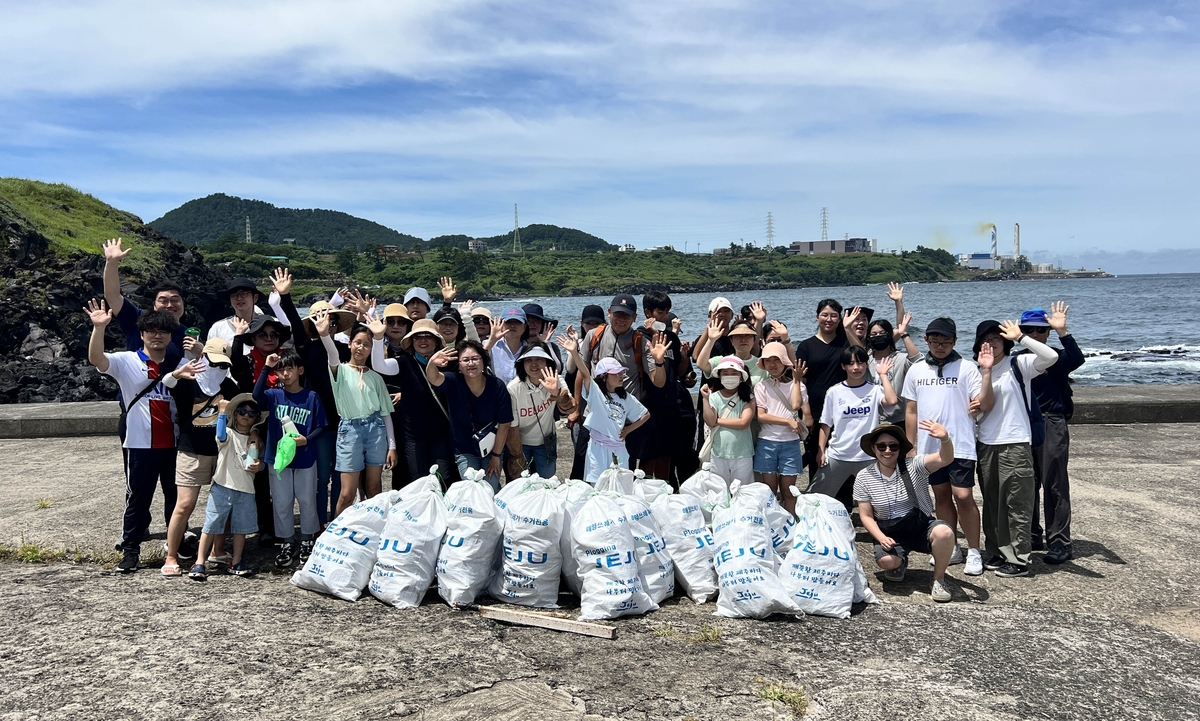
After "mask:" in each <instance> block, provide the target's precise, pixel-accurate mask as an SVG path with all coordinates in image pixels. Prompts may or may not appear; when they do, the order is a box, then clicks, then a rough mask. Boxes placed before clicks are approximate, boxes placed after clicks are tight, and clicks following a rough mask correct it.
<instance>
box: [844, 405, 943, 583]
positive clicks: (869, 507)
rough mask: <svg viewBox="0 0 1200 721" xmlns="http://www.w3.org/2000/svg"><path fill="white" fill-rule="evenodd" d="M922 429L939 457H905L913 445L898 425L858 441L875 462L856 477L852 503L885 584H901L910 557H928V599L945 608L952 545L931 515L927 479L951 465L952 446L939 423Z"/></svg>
mask: <svg viewBox="0 0 1200 721" xmlns="http://www.w3.org/2000/svg"><path fill="white" fill-rule="evenodd" d="M920 427H921V430H923V431H925V432H926V433H928V434H929V437H930V438H934V439H937V440H938V441H939V442H940V446H939V449H938V452H937V453H930V454H928V455H916V456H913V457H912V458H907V457H906V456H907V455H908V453H909V451H911V450H912V444H911V443H909V441H908V438H907V436H906V435H905V433H904V429H902V428H900V427H899V426H893V425H883V426H879V427H878V428H876V429H875V430H873V431H871V432H870V433H867V434H866V435H864V436H863V437H862V439H861V440H860V441H859V448H861V449H862V451H863V453H865V454H867V455H868V456H870V457H871V458H873V459H875V461H874V463H872V464H871V465H869V466H867V467H866V468H864V469H863V470H861V471H859V472H858V475H857V476H855V478H854V500H855V502H856V503H858V515H859V519H860V520H861V522H862V524H863V528H865V529H866V530H867V532H868V533H870V534H871V537H872V538H874V539H875V563H876V564H878V566H879V568H881V569H883V579H884V580H885V581H891V582H896V583H899V582H900V581H903V580H904V573H905V571H906V570H907V568H908V554H909V553H911V552H912V551H918V552H920V553H929V554H931V555H932V556H933V584H932V586H931V588H930V592H929V595H930V597H932V598H933V600H934V601H938V602H943V603H944V602H946V601H949V600H950V591H949V590H948V589H947V588H946V583H945V576H946V567H947V566H948V565H949V563H950V554H951V553H952V552H953V551H954V546H955V540H954V529H952V528H951V527H950V524H948V523H946V522H945V521H941V520H938V519H936V518H934V516H933V501H932V500H931V499H930V497H929V474H930V473H932V472H933V471H936V470H938V469H939V468H944V467H945V466H947V465H949V464H950V462H951V461H953V460H954V444H953V442H952V441H951V439H950V435H949V433H947V432H946V428H945V427H944V426H942V425H941V424H940V423H936V422H934V421H929V420H924V421H921V423H920Z"/></svg>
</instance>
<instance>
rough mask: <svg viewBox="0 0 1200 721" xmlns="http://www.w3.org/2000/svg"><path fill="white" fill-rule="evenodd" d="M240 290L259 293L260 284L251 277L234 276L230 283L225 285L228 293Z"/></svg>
mask: <svg viewBox="0 0 1200 721" xmlns="http://www.w3.org/2000/svg"><path fill="white" fill-rule="evenodd" d="M238 290H248V291H250V292H251V293H258V286H257V285H255V284H254V281H252V280H250V279H249V278H234V279H233V280H231V281H229V285H227V286H225V292H226V293H233V292H234V291H238ZM260 295H261V294H260Z"/></svg>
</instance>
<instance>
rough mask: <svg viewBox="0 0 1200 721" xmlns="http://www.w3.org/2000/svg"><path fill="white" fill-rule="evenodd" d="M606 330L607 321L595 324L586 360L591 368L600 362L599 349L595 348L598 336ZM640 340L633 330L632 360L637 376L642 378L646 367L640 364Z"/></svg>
mask: <svg viewBox="0 0 1200 721" xmlns="http://www.w3.org/2000/svg"><path fill="white" fill-rule="evenodd" d="M606 330H608V324H607V323H601V324H600V325H598V326H596V332H595V333H593V334H592V342H591V344H590V345H588V360H589V361H591V363H592V367H593V368H594V367H596V364H597V363H599V362H600V358H599V355H598V354H599V351H598V350H597V349H598V348H599V347H600V336H602V335H604V331H606ZM640 340H641V338H639V337H638V334H637V331H636V330H635V331H634V332H633V361H634V363H635V364H637V369H638V378H643V377H644V376H645V375H646V368H645V366H643V365H642V344H641V343H640V342H639V341H640Z"/></svg>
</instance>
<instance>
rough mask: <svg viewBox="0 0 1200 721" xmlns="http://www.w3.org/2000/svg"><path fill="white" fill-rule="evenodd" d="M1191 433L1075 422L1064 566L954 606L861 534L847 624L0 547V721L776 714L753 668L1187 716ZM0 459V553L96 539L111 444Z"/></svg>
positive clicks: (824, 697) (959, 580) (980, 699)
mask: <svg viewBox="0 0 1200 721" xmlns="http://www.w3.org/2000/svg"><path fill="white" fill-rule="evenodd" d="M1198 442H1200V426H1197V425H1185V424H1173V425H1136V426H1101V425H1094V426H1080V427H1076V428H1075V429H1074V437H1073V448H1074V451H1075V455H1074V461H1073V463H1072V477H1073V480H1074V491H1075V506H1076V525H1075V536H1076V545H1075V549H1076V555H1077V559H1076V561H1074V562H1072V563H1068V564H1066V565H1064V566H1060V567H1053V566H1045V565H1043V564H1041V563H1040V562H1039V563H1036V564H1035V566H1034V571H1035V575H1034V576H1033V577H1032V578H1028V579H1009V580H1005V579H997V578H995V577H993V576H992V575H991V574H987V575H985V576H983V577H981V578H967V577H964V576H963V575H962V573H961V568H962V567H961V566H958V567H955V568H953V569H952V571H951V574H952V576H953V577H954V579H955V589H956V590H955V595H956V598H955V602H953V603H951V604H948V605H938V606H935V605H933V604H932V603H931V602H930V601H929V599H928V595H927V593H926V590H927V588H928V582H929V578H930V574H929V572H928V570H926V567H923V566H918V567H917V568H916V569H915V570H912V571H910V572H909V579H908V580H906V582H905V583H904V584H902V585H900V586H899V587H898V588H884V587H883V586H882V584H881V583H880V581H879V579H878V577H877V575H876V574H875V573H874V566H873V564H872V563H871V562H870V550H869V547H868V546H867V545H866V544H865V543H863V544H860V554H861V555H862V558H863V562H864V565H865V567H866V568H867V569H868V575H869V576H870V578H871V585H872V587H873V588H874V589H875V590H876V593H878V594H879V596H880V598H881V599H882V600H883V604H881V605H878V606H872V607H869V608H865V609H861V610H858V612H857V613H856V614H855V616H854V617H852V618H851V619H849V620H846V621H836V620H831V619H824V618H816V617H809V618H803V619H782V618H773V619H770V620H768V621H733V620H717V619H715V618H714V617H712V616H711V615H710V614H711V611H712V607H711V606H700V607H698V606H695V605H693V604H691V603H690V602H688V601H686V600H676V601H673V602H668V603H667V604H666V605H665V606H664V607H663V608H662V609H661V610H660V611H658V612H656V613H653V614H651V615H649V616H647V617H645V618H641V619H631V620H626V621H620V622H617V623H616V624H615V625H616V626H617V628H618V637H617V640H616V641H603V640H599V639H591V638H583V637H577V636H571V635H566V634H559V633H554V632H550V631H543V630H539V629H529V628H518V627H509V626H504V625H500V624H496V623H493V622H491V621H485V620H482V619H480V618H478V617H477V616H474V615H472V614H468V613H463V612H456V611H452V610H450V609H448V608H446V607H445V606H444V605H443V604H441V603H440V602H439V601H438V599H437V596H436V594H433V596H432V597H431V598H430V599H429V600H428V601H427V603H426V604H425V605H424V606H422V607H421V608H419V609H413V610H408V611H397V610H393V609H390V608H387V607H385V606H382V605H380V604H379V603H377V602H375V601H374V600H371V599H370V598H367V599H364V600H361V601H359V602H358V603H355V604H349V603H345V602H341V601H335V600H332V599H329V598H325V597H321V596H318V595H316V594H312V593H307V592H303V591H300V590H297V589H295V588H294V587H292V586H290V585H289V584H288V583H287V577H286V575H284V574H276V573H274V572H273V571H272V570H270V569H269V559H268V558H267V557H266V556H260V557H258V558H257V562H259V563H261V564H262V567H263V569H264V572H263V573H262V574H260V575H259V576H257V577H255V578H251V579H239V578H232V577H214V578H212V579H210V580H209V581H208V583H207V584H204V585H201V584H196V583H193V582H189V581H187V580H186V579H163V578H161V577H159V576H158V574H157V571H156V569H153V568H145V569H143V570H142V571H140V572H139V573H137V574H134V575H133V576H127V577H126V576H117V575H115V574H113V573H112V572H111V571H109V570H107V569H106V568H105V566H104V565H103V564H100V565H97V564H89V563H85V564H78V565H76V564H71V563H65V562H60V563H55V564H49V565H37V564H25V563H18V562H15V561H9V562H3V563H0V589H2V591H0V639H3V641H0V665H2V666H0V667H2V668H4V670H5V673H4V674H3V676H2V677H0V718H6V719H7V718H14V719H15V718H21V719H25V718H39V719H45V718H68V717H69V718H88V717H91V718H100V717H104V718H162V717H168V716H170V717H178V718H226V717H244V716H247V715H251V714H253V715H258V716H262V717H265V718H276V717H279V718H284V717H287V718H309V717H316V716H321V717H324V718H331V717H337V718H347V719H350V718H364V719H365V718H378V717H412V718H422V719H469V718H514V719H523V720H524V719H528V718H531V717H532V718H540V719H560V718H561V719H581V718H612V719H631V718H632V719H641V718H654V719H658V718H667V719H683V718H689V717H690V718H696V719H718V718H746V717H748V718H772V717H775V718H787V717H788V715H789V714H790V709H788V708H787V707H785V706H784V705H783V704H781V703H780V702H776V703H774V704H772V703H771V702H769V701H766V700H764V699H762V698H760V697H759V696H758V695H756V690H759V689H761V684H760V683H759V682H760V681H765V682H778V683H783V684H786V685H788V686H791V687H795V688H798V689H801V690H803V691H804V693H806V694H807V695H808V697H809V699H810V704H809V708H808V714H809V715H810V716H812V717H813V718H827V719H858V718H862V719H868V718H870V719H881V718H914V719H927V718H928V719H934V718H938V719H985V718H986V719H1026V718H1046V719H1086V720H1087V721H1094V720H1095V719H1110V718H1137V719H1186V718H1200V704H1197V702H1196V701H1195V699H1196V697H1197V693H1198V692H1200V608H1198V607H1200V594H1198V591H1200V581H1198V580H1197V578H1198V575H1197V574H1198V573H1200V540H1197V538H1196V536H1195V532H1194V529H1195V528H1196V521H1195V519H1196V518H1197V512H1198V511H1200V493H1198V492H1200V481H1198V480H1197V474H1196V471H1197V469H1198V468H1200V460H1196V459H1200V454H1196V453H1192V452H1190V449H1191V448H1193V447H1196V446H1197V443H1198ZM0 454H2V457H3V460H4V466H3V467H4V470H3V471H2V472H0V544H5V545H6V546H8V547H9V548H12V547H15V546H17V545H19V544H21V543H22V542H24V543H26V544H37V545H40V546H43V547H47V548H59V549H62V548H66V549H68V550H71V551H75V550H78V551H80V552H83V553H86V554H97V555H99V554H103V553H105V552H108V551H111V548H112V542H113V541H114V540H115V538H116V537H117V535H118V533H119V528H120V522H119V516H120V508H121V503H122V500H123V499H122V491H123V488H122V485H121V483H120V481H119V478H120V468H121V464H120V455H119V453H118V452H117V449H116V442H115V439H113V438H103V437H101V438H78V439H70V440H30V441H24V440H21V441H13V440H5V441H3V442H0ZM39 500H42V503H40V504H39ZM39 506H43V507H39ZM46 506H48V507H46ZM155 515H156V517H158V516H160V515H161V514H158V513H157V512H156V514H155ZM152 530H153V531H154V532H155V533H156V534H158V539H159V540H155V541H153V542H149V543H147V544H146V545H145V547H144V555H143V558H144V559H145V560H146V563H147V565H153V564H154V561H153V559H154V557H155V555H156V553H158V551H157V550H156V549H157V548H158V547H159V546H161V535H162V531H163V529H162V526H161V521H160V522H159V523H157V524H156V525H155V527H154V528H153V529H152ZM862 540H865V536H862V535H860V541H862ZM563 602H564V603H568V602H569V598H568V597H565V596H564V598H563ZM706 629H707V632H705V633H702V631H706ZM711 629H716V631H717V632H716V633H715V634H714V633H713V632H712V631H711ZM714 635H715V636H716V638H715V640H713V638H712V637H713V636H714Z"/></svg>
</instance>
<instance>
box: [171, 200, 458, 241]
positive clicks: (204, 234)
mask: <svg viewBox="0 0 1200 721" xmlns="http://www.w3.org/2000/svg"><path fill="white" fill-rule="evenodd" d="M247 216H248V217H249V218H250V233H251V238H252V239H253V240H254V242H256V243H265V244H272V245H275V244H281V243H283V240H284V238H295V239H296V243H297V244H298V245H306V246H310V247H317V248H329V249H332V250H337V249H339V248H345V247H353V246H359V247H366V246H368V245H396V246H400V247H403V248H405V249H407V248H409V247H410V246H411V245H412V244H413V243H414V242H416V243H420V242H421V239H420V238H417V237H415V236H412V235H405V234H404V233H399V232H397V231H395V230H392V229H391V228H389V227H387V226H384V225H380V224H379V223H376V222H373V221H370V220H364V219H363V218H357V217H355V216H353V215H350V214H349V213H343V212H341V211H337V210H319V209H307V210H300V209H296V208H278V207H276V206H274V205H271V204H270V203H266V202H263V201H261V200H247V199H245V198H238V197H234V196H232V195H225V194H223V193H215V194H213V195H210V196H208V197H206V198H197V199H196V200H189V201H188V202H186V203H184V204H183V205H181V206H179V207H178V208H176V209H174V210H172V211H170V212H168V213H167V214H166V215H164V216H163V217H161V218H159V219H158V220H154V221H151V222H150V224H149V225H150V226H151V227H153V228H154V229H155V230H157V231H159V232H160V233H162V234H164V235H169V236H171V237H172V238H175V239H176V240H179V241H181V242H182V243H184V244H185V245H203V244H204V243H208V242H211V241H214V240H216V239H218V238H220V237H222V236H233V237H236V238H243V239H244V238H245V237H246V218H247ZM463 247H466V245H465V244H464V246H463Z"/></svg>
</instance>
